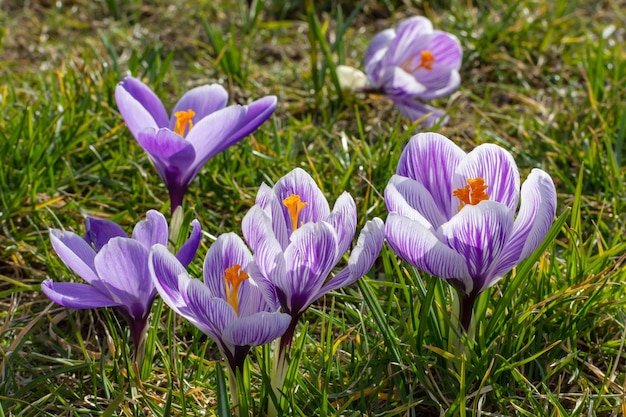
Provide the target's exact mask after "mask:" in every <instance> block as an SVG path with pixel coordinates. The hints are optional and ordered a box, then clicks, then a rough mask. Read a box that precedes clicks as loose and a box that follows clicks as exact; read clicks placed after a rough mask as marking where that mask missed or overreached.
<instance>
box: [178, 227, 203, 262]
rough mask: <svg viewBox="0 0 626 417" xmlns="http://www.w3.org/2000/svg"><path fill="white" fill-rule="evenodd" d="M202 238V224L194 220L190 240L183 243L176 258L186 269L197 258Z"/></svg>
mask: <svg viewBox="0 0 626 417" xmlns="http://www.w3.org/2000/svg"><path fill="white" fill-rule="evenodd" d="M201 238H202V228H201V227H200V222H199V221H198V220H196V219H194V220H193V221H192V222H191V233H190V234H189V239H187V240H186V241H185V243H183V245H182V246H181V247H180V249H179V250H178V253H177V254H176V258H177V259H178V260H179V261H180V263H181V264H182V265H183V266H184V267H185V268H187V267H188V266H189V264H190V263H191V261H193V258H194V257H195V256H196V252H197V251H198V247H199V246H200V239H201Z"/></svg>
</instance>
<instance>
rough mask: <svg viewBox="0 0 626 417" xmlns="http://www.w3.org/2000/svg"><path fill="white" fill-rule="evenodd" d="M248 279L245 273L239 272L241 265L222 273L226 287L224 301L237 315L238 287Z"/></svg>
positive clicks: (235, 265)
mask: <svg viewBox="0 0 626 417" xmlns="http://www.w3.org/2000/svg"><path fill="white" fill-rule="evenodd" d="M248 278H250V277H249V276H248V274H246V273H245V271H242V270H241V265H237V264H234V265H233V266H232V267H230V268H226V271H224V284H225V285H226V301H228V304H230V305H231V307H232V308H233V309H234V310H235V313H236V314H237V315H239V287H240V286H241V283H242V282H244V281H245V280H247V279H248Z"/></svg>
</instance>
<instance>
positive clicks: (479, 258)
mask: <svg viewBox="0 0 626 417" xmlns="http://www.w3.org/2000/svg"><path fill="white" fill-rule="evenodd" d="M512 231H513V211H511V210H509V209H508V207H506V206H505V205H504V204H501V203H497V202H494V201H482V202H480V203H479V204H477V205H475V206H472V205H469V206H465V207H463V209H461V211H460V212H459V214H457V215H456V216H454V217H453V218H452V219H451V220H450V221H449V222H448V223H446V224H444V225H443V226H442V233H443V235H444V236H445V238H446V240H447V243H448V245H449V246H450V247H451V248H452V249H454V250H455V251H457V252H458V253H459V254H460V255H461V256H462V257H463V259H465V263H466V264H467V266H468V269H469V273H470V275H471V276H472V278H473V280H474V290H475V291H477V292H481V291H482V290H484V288H485V285H486V284H487V283H488V280H489V278H490V276H489V270H490V268H491V267H492V266H493V265H494V264H495V263H496V262H498V260H499V258H500V255H501V253H502V251H503V249H504V247H505V244H506V242H507V241H508V240H509V237H510V236H511V233H512Z"/></svg>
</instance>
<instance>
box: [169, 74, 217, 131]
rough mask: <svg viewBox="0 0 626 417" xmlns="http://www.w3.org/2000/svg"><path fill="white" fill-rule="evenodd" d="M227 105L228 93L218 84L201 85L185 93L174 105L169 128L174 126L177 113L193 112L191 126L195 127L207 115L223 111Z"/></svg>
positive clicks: (172, 128)
mask: <svg viewBox="0 0 626 417" xmlns="http://www.w3.org/2000/svg"><path fill="white" fill-rule="evenodd" d="M226 103H228V93H227V92H226V90H225V89H224V87H222V86H221V85H219V84H211V85H203V86H200V87H196V88H192V89H191V90H189V91H187V92H186V93H185V94H184V95H183V96H182V97H181V99H180V100H179V101H178V103H176V105H175V106H174V109H173V110H172V115H171V117H170V120H169V128H170V129H171V130H174V127H175V126H176V120H177V119H176V116H175V114H176V113H177V112H179V111H185V112H186V111H189V110H193V112H194V113H195V115H194V117H193V119H192V124H193V125H194V126H195V125H196V124H197V123H198V122H199V121H200V120H202V119H203V118H205V117H206V116H208V115H209V114H211V113H213V112H216V111H218V110H220V109H223V108H224V106H226Z"/></svg>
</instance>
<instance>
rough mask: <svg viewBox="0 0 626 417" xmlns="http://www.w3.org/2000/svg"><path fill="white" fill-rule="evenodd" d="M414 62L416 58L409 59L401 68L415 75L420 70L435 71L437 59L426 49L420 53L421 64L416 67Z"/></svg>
mask: <svg viewBox="0 0 626 417" xmlns="http://www.w3.org/2000/svg"><path fill="white" fill-rule="evenodd" d="M414 61H415V57H414V56H411V57H408V58H407V59H406V60H405V61H404V62H403V63H402V64H400V68H402V69H403V70H405V71H406V72H408V73H413V72H415V71H417V70H418V69H420V68H424V69H425V70H427V71H430V70H432V69H433V62H435V61H436V59H435V57H434V56H433V54H432V52H430V51H429V50H428V49H425V50H423V51H422V52H420V63H419V64H418V65H415V63H414Z"/></svg>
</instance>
